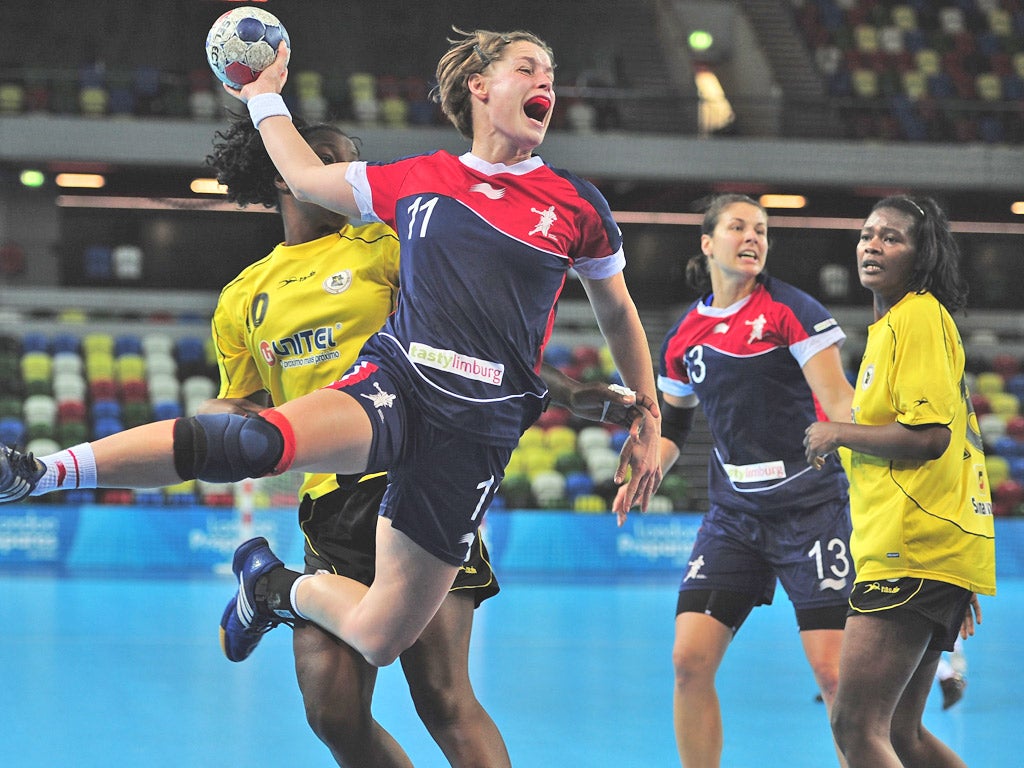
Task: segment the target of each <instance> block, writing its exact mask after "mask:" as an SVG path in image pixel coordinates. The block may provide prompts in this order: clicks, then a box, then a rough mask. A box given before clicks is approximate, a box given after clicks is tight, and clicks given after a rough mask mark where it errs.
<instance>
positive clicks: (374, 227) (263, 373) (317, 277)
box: [212, 223, 399, 498]
mask: <svg viewBox="0 0 1024 768" xmlns="http://www.w3.org/2000/svg"><path fill="white" fill-rule="evenodd" d="M398 261H399V258H398V238H397V237H396V236H395V233H394V232H393V231H392V230H391V229H390V228H389V227H387V226H385V225H383V224H377V223H374V224H367V225H365V226H360V227H354V226H352V225H351V224H348V225H346V226H345V227H344V228H342V229H341V230H340V231H338V232H336V233H332V234H330V235H326V236H324V237H321V238H319V239H317V240H313V241H311V242H308V243H301V244H299V245H285V244H284V243H281V244H279V245H278V246H277V247H276V248H274V250H273V251H272V252H271V253H270V254H269V255H268V256H266V257H265V258H263V259H260V260H259V261H257V262H255V263H253V264H250V265H249V266H248V267H246V268H245V269H244V270H242V272H240V273H239V275H238V276H237V277H236V278H235V279H234V280H232V281H231V282H230V283H228V284H227V285H226V286H225V287H224V289H223V290H222V291H221V294H220V297H219V299H218V300H217V307H216V309H215V310H214V313H213V321H212V329H213V339H214V344H215V348H216V353H217V365H218V367H219V369H220V392H219V394H218V397H222V398H241V397H247V396H248V395H251V394H252V393H254V392H258V391H260V390H266V391H267V392H269V393H270V397H271V400H272V402H274V403H276V404H281V403H284V402H287V401H288V400H292V399H294V398H296V397H299V396H300V395H304V394H306V393H307V392H311V391H313V390H315V389H317V388H319V387H322V386H325V385H327V384H330V383H331V382H334V381H336V380H338V379H340V378H341V377H342V376H343V375H344V373H345V372H346V371H347V370H348V368H349V367H351V366H352V364H353V363H354V362H355V360H356V357H357V356H358V354H359V350H360V349H361V348H362V346H363V343H364V342H365V341H366V340H367V338H369V337H370V336H371V335H372V334H374V333H375V332H377V331H378V330H380V327H381V325H383V324H384V320H385V319H386V318H387V316H388V315H389V314H391V312H393V311H394V308H395V302H396V300H397V297H398ZM337 487H338V484H337V481H336V480H335V477H334V475H327V474H307V475H306V477H305V479H304V482H303V484H302V487H301V489H300V491H299V496H300V498H301V496H302V495H303V494H306V493H308V494H309V495H310V496H312V497H313V498H318V497H320V496H322V495H323V494H325V493H329V492H330V491H333V490H334V489H336V488H337Z"/></svg>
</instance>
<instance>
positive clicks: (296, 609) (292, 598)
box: [288, 573, 313, 621]
mask: <svg viewBox="0 0 1024 768" xmlns="http://www.w3.org/2000/svg"><path fill="white" fill-rule="evenodd" d="M311 578H313V574H312V573H304V574H302V575H301V576H299V578H297V579H296V580H295V581H293V582H292V588H291V590H290V591H289V593H288V602H289V603H291V605H292V613H294V614H295V616H296V617H297V618H300V619H303V620H304V621H309V616H307V615H306V614H304V613H303V612H302V611H300V610H299V604H298V603H297V602H296V600H297V599H298V595H297V594H296V590H297V589H298V587H299V582H300V581H305V580H306V579H311Z"/></svg>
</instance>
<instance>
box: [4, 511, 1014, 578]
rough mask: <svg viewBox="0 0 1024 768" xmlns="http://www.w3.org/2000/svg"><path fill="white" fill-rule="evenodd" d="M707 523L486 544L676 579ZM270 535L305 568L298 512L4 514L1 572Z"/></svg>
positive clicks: (650, 522)
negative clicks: (246, 522) (246, 519)
mask: <svg viewBox="0 0 1024 768" xmlns="http://www.w3.org/2000/svg"><path fill="white" fill-rule="evenodd" d="M699 525H700V515H698V514H693V513H686V514H674V515H639V514H632V515H630V516H629V518H628V519H627V520H626V523H625V524H624V525H623V526H622V527H621V528H620V527H618V526H616V524H615V517H614V516H613V515H611V514H609V513H605V514H584V513H575V512H563V511H547V510H492V511H491V512H489V513H488V514H487V516H486V519H485V521H484V525H483V536H484V541H485V542H486V543H487V547H488V549H489V550H490V553H491V561H492V563H493V565H494V567H495V570H496V572H497V573H498V576H499V578H500V577H501V576H502V575H509V576H511V575H515V574H525V575H530V574H548V575H552V576H557V575H560V574H561V575H567V576H583V577H587V576H595V577H596V576H599V575H607V576H630V575H651V576H660V575H664V574H671V575H672V576H673V577H680V576H681V575H682V573H683V570H684V569H685V568H686V566H687V559H688V557H689V553H690V548H691V546H692V545H693V540H694V537H695V536H696V534H697V528H698V527H699ZM249 536H265V537H266V538H267V539H268V540H269V541H270V542H271V544H272V546H273V547H274V550H275V552H277V553H278V555H279V556H280V557H281V559H282V560H284V561H285V562H286V563H287V564H288V565H290V566H293V567H299V566H301V563H302V544H303V538H302V533H301V531H300V530H299V527H298V524H297V522H296V513H295V510H294V509H292V508H269V509H257V510H255V512H254V514H253V520H252V524H251V526H249V527H247V528H245V529H244V530H243V527H242V523H241V519H240V517H239V515H238V514H237V512H236V511H235V510H233V509H230V508H219V507H202V506H184V507H179V506H173V507H161V506H150V505H146V506H104V505H100V504H84V505H81V506H76V505H59V504H7V505H0V569H2V570H4V571H7V572H17V571H32V570H40V569H42V570H49V571H54V572H60V573H69V574H73V573H88V572H100V571H103V572H120V571H123V572H126V573H130V574H133V575H145V574H146V573H152V574H154V575H180V576H200V575H204V574H211V573H226V572H228V569H229V564H230V561H231V555H232V553H233V552H234V549H235V547H236V546H237V545H238V543H239V542H241V541H242V540H243V539H244V538H247V537H249ZM996 563H997V568H998V573H999V575H1000V576H1006V577H1020V576H1024V518H998V519H997V520H996Z"/></svg>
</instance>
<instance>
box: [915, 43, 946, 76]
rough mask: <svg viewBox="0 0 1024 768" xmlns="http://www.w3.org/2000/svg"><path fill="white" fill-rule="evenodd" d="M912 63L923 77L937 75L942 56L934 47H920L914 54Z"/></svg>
mask: <svg viewBox="0 0 1024 768" xmlns="http://www.w3.org/2000/svg"><path fill="white" fill-rule="evenodd" d="M914 64H915V65H916V66H917V68H918V70H920V72H921V74H923V75H924V76H925V77H931V76H932V75H937V74H939V72H941V71H942V58H941V57H940V56H939V52H938V51H936V50H935V49H934V48H922V49H921V50H919V51H918V52H917V53H916V54H914Z"/></svg>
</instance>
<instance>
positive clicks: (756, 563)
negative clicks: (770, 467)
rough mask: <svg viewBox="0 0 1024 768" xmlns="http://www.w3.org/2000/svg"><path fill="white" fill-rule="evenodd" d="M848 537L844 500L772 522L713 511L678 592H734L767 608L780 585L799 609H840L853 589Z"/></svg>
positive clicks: (714, 508) (699, 535)
mask: <svg viewBox="0 0 1024 768" xmlns="http://www.w3.org/2000/svg"><path fill="white" fill-rule="evenodd" d="M850 530H851V529H850V507H849V502H848V500H847V499H846V498H842V499H837V500H835V501H831V502H828V503H826V504H822V505H820V506H818V507H812V508H809V509H800V510H793V511H791V512H786V513H782V514H777V515H751V514H748V513H746V512H739V511H737V510H734V509H726V508H724V507H721V506H718V505H716V504H712V505H711V508H710V509H709V510H708V512H707V513H706V514H705V515H704V518H703V520H702V521H701V525H700V530H698V531H697V538H696V540H695V541H694V544H693V551H692V552H691V554H690V559H689V567H688V568H687V569H686V573H685V574H683V580H682V583H681V584H680V585H679V590H680V592H685V591H687V590H721V591H726V592H738V593H742V594H746V595H749V596H750V597H751V599H752V600H753V605H755V606H756V605H767V604H770V603H771V602H772V598H773V597H774V595H775V582H776V579H778V580H779V581H780V582H782V587H783V589H785V590H786V594H787V595H788V596H789V599H790V601H791V602H792V603H793V607H794V608H796V609H797V610H803V609H812V608H824V607H832V606H845V605H846V604H847V597H848V596H849V594H850V588H851V587H852V585H853V562H852V560H851V558H850Z"/></svg>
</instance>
